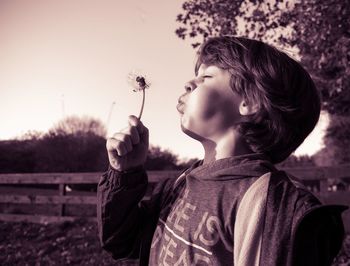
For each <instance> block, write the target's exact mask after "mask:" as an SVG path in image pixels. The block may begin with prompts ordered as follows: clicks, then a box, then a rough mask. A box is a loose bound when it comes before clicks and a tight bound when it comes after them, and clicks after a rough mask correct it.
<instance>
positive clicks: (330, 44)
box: [176, 0, 350, 115]
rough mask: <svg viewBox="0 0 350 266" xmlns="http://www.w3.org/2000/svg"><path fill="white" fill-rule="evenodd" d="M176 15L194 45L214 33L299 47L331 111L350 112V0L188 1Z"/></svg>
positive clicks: (182, 34) (182, 33)
mask: <svg viewBox="0 0 350 266" xmlns="http://www.w3.org/2000/svg"><path fill="white" fill-rule="evenodd" d="M182 7H183V12H182V13H181V14H179V15H178V16H177V21H178V22H179V23H180V26H179V27H178V29H177V30H176V34H177V36H178V37H180V38H182V39H186V38H192V39H193V40H194V42H193V43H192V45H193V46H194V47H197V46H198V45H199V44H200V43H201V42H202V41H203V40H204V39H206V38H207V37H209V36H216V35H227V34H230V35H243V36H246V37H250V38H255V39H260V40H263V41H266V42H269V43H272V44H275V45H276V46H278V47H281V48H282V49H286V50H289V49H291V47H297V49H298V50H299V55H300V58H301V63H302V64H303V65H304V66H305V67H306V68H307V70H308V71H309V72H310V73H311V75H312V77H313V79H314V80H315V82H316V84H317V86H318V88H319V89H320V91H321V93H322V96H323V107H324V109H325V110H327V111H328V112H329V113H331V114H338V115H350V79H349V78H348V77H349V75H350V5H349V4H348V2H347V1H344V0H325V1H322V3H320V1H318V0H303V1H291V0H270V1H266V0H188V1H186V2H185V3H184V4H183V6H182Z"/></svg>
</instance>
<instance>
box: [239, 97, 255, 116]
mask: <svg viewBox="0 0 350 266" xmlns="http://www.w3.org/2000/svg"><path fill="white" fill-rule="evenodd" d="M258 109H259V108H258V105H257V104H255V103H248V102H247V101H246V100H242V101H241V103H240V104H239V113H240V114H241V115H252V114H255V113H256V112H257V111H258Z"/></svg>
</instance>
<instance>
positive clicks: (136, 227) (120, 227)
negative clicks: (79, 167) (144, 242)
mask: <svg viewBox="0 0 350 266" xmlns="http://www.w3.org/2000/svg"><path fill="white" fill-rule="evenodd" d="M147 183H148V181H147V174H146V172H145V170H144V169H143V168H142V167H138V168H136V169H133V170H131V171H127V172H119V171H116V170H114V169H112V168H111V167H110V168H109V170H108V171H107V172H106V173H105V174H103V175H102V177H101V180H100V182H99V184H98V189H97V199H98V200H97V222H98V231H99V238H100V242H101V245H102V248H103V249H105V250H106V251H108V252H109V253H111V254H112V256H113V258H114V259H120V258H137V257H138V255H139V250H140V241H141V238H142V227H143V224H142V223H143V222H146V221H145V219H144V218H146V217H145V214H144V212H143V210H142V209H141V208H139V205H138V203H139V202H140V200H141V199H142V198H143V196H144V195H145V193H146V189H147Z"/></svg>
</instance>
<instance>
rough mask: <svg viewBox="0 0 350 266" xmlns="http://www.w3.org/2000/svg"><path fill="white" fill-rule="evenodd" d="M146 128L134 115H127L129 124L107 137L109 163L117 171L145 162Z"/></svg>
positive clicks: (146, 147) (146, 149)
mask: <svg viewBox="0 0 350 266" xmlns="http://www.w3.org/2000/svg"><path fill="white" fill-rule="evenodd" d="M148 138H149V137H148V129H147V128H146V127H145V126H144V125H143V124H142V122H141V121H140V120H139V119H138V118H137V117H136V116H133V115H131V116H129V126H128V127H126V128H125V129H123V130H122V131H120V132H118V133H115V134H114V135H113V136H112V137H111V138H108V139H107V143H106V148H107V152H108V159H109V163H110V165H111V166H112V167H113V168H114V169H116V170H118V171H127V170H130V169H132V168H135V167H137V166H142V165H144V163H145V162H146V157H147V152H148V145H149V144H148Z"/></svg>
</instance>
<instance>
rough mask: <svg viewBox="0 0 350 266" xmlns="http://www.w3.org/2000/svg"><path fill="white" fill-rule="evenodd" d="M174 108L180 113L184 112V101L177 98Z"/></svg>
mask: <svg viewBox="0 0 350 266" xmlns="http://www.w3.org/2000/svg"><path fill="white" fill-rule="evenodd" d="M176 109H177V111H178V112H179V113H180V114H183V113H184V102H183V101H181V100H179V101H178V104H177V105H176Z"/></svg>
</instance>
